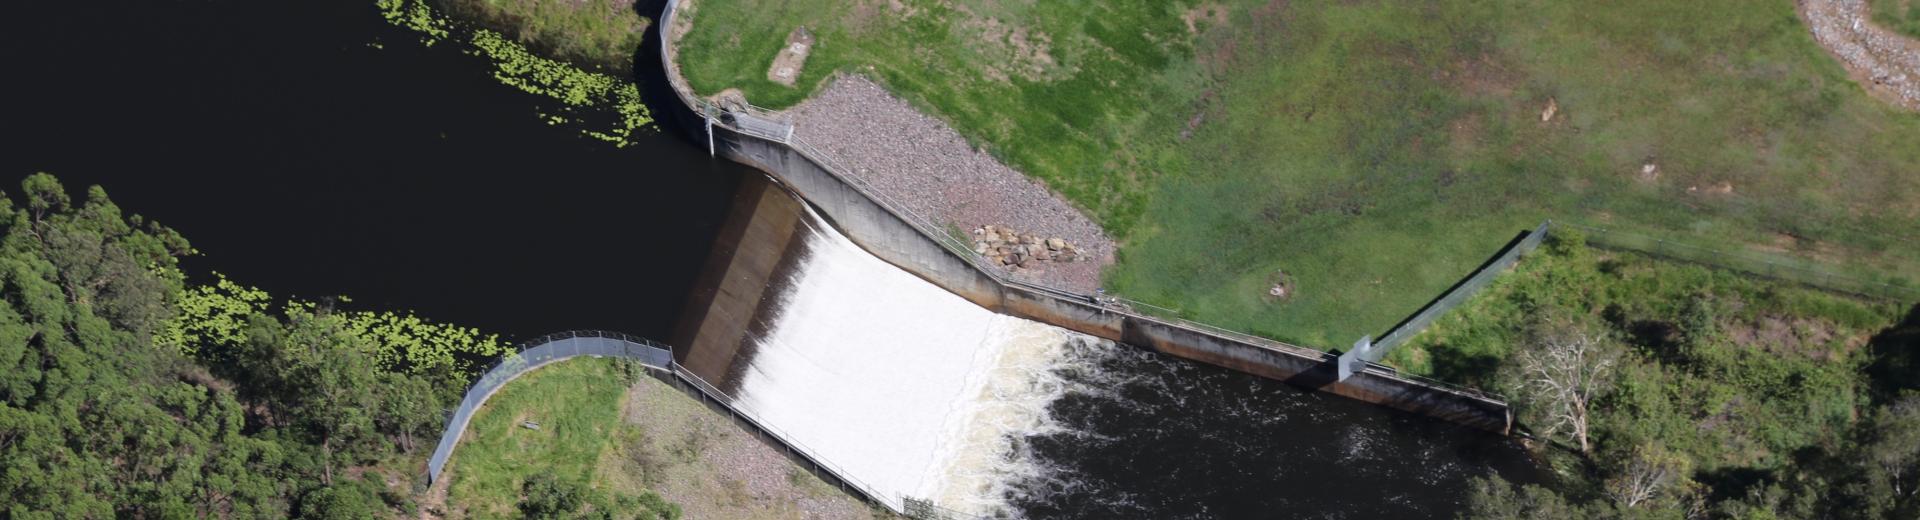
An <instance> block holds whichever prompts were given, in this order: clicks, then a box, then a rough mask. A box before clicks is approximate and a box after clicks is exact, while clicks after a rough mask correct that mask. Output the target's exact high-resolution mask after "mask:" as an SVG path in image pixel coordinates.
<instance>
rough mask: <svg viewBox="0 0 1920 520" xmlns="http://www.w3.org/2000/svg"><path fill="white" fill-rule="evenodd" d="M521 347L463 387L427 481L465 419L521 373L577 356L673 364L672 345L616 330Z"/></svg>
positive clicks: (563, 335) (558, 336)
mask: <svg viewBox="0 0 1920 520" xmlns="http://www.w3.org/2000/svg"><path fill="white" fill-rule="evenodd" d="M522 345H527V347H526V348H524V349H522V350H520V351H519V352H516V353H513V354H508V355H507V356H505V357H502V358H500V359H499V360H497V361H494V362H493V365H491V366H488V367H487V370H486V371H485V372H483V373H482V374H481V375H480V378H479V379H475V380H474V381H473V384H472V385H468V386H467V393H466V397H465V398H462V399H461V400H460V407H459V408H455V409H454V410H453V414H452V415H450V416H448V417H447V427H446V430H445V432H444V433H442V434H440V445H439V446H437V447H435V448H434V449H433V458H431V459H427V481H429V482H434V481H438V480H440V470H441V468H442V467H445V466H446V465H447V457H450V456H452V455H453V447H454V446H456V445H459V444H460V437H461V436H462V435H464V434H466V431H467V423H468V422H469V421H471V420H473V413H474V412H475V411H478V410H479V409H480V405H481V404H483V403H485V402H487V398H488V397H492V396H493V393H494V392H496V391H499V390H500V387H501V386H503V385H506V384H507V382H508V381H512V380H513V379H514V378H516V377H520V375H521V374H525V373H527V372H529V371H532V370H533V369H535V368H540V367H541V366H544V365H547V364H549V363H553V362H555V361H561V360H564V359H568V358H574V357H579V356H595V357H615V358H622V359H632V360H636V361H639V362H640V364H643V365H646V366H648V367H651V368H655V369H660V370H672V368H673V351H672V350H671V349H668V348H667V347H664V346H661V345H659V344H656V343H654V342H652V341H648V340H647V339H645V338H640V337H635V336H629V335H626V334H621V333H618V332H606V331H568V332H559V333H554V334H548V335H546V336H544V337H541V338H539V339H535V340H533V341H528V342H526V343H522Z"/></svg>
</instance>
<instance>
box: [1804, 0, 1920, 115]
mask: <svg viewBox="0 0 1920 520" xmlns="http://www.w3.org/2000/svg"><path fill="white" fill-rule="evenodd" d="M1798 7H1799V8H1798V9H1797V10H1798V11H1799V13H1800V19H1801V20H1804V21H1805V22H1806V23H1807V27H1808V29H1809V30H1811V31H1812V32H1813V39H1814V40H1815V41H1818V42H1820V46H1821V47H1825V48H1826V49H1827V52H1828V53H1829V54H1832V55H1833V56H1834V57H1835V58H1838V59H1839V60H1840V64H1841V65H1842V66H1845V67H1846V69H1847V75H1848V77H1850V78H1852V79H1853V81H1854V82H1855V83H1858V84H1860V86H1861V87H1863V88H1865V89H1866V90H1867V92H1868V93H1871V94H1873V96H1874V97H1875V98H1878V99H1880V100H1882V101H1886V102H1888V103H1893V104H1895V105H1898V106H1902V107H1906V108H1908V109H1911V110H1920V41H1915V40H1914V39H1912V38H1908V37H1906V36H1903V35H1901V34H1899V33H1896V32H1893V31H1890V30H1887V29H1885V28H1882V27H1880V26H1878V25H1874V23H1873V20H1872V18H1873V16H1872V12H1871V10H1870V9H1868V7H1867V2H1866V0H1800V2H1799V5H1798Z"/></svg>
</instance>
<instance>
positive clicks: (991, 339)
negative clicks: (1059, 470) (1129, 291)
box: [734, 215, 1091, 511]
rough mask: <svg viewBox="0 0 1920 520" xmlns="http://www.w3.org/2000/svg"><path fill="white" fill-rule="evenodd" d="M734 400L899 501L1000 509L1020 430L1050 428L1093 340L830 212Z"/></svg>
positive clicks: (784, 290) (1017, 470)
mask: <svg viewBox="0 0 1920 520" xmlns="http://www.w3.org/2000/svg"><path fill="white" fill-rule="evenodd" d="M807 217H808V220H807V223H808V224H809V225H810V227H811V228H812V232H811V233H809V234H808V236H807V237H806V238H805V240H806V243H805V244H804V245H803V247H802V249H801V252H800V253H799V254H800V255H802V256H801V258H800V259H799V261H798V267H797V269H795V274H794V275H793V276H791V277H790V278H789V279H788V281H787V282H786V283H785V284H784V286H783V287H780V288H779V295H778V296H777V298H778V299H779V303H778V304H777V307H776V312H777V313H779V317H778V318H776V320H775V321H774V324H773V326H771V327H770V328H769V330H767V331H766V332H765V333H764V334H763V335H762V336H760V337H758V338H754V340H753V341H754V343H755V345H754V348H753V352H754V353H753V356H752V359H751V363H750V365H748V368H747V370H746V372H745V374H743V375H741V376H739V378H738V379H737V381H738V383H737V384H738V390H736V391H735V403H734V404H735V405H736V406H737V407H738V408H740V409H741V410H742V411H743V412H744V413H747V414H748V415H751V416H754V417H755V418H756V419H759V420H760V421H761V422H762V423H764V424H768V425H771V426H772V427H773V428H775V429H778V430H781V432H782V433H783V434H785V436H786V437H787V438H788V440H789V441H791V442H793V443H794V444H797V445H798V446H799V447H800V448H801V449H803V450H805V451H808V452H811V453H812V454H813V455H814V456H815V457H816V458H818V459H821V460H826V461H829V462H830V463H831V464H833V465H835V466H838V467H839V468H840V469H841V470H842V471H843V472H844V473H845V474H846V475H847V476H848V477H850V478H852V479H853V480H855V481H857V482H858V483H859V484H861V485H863V486H864V487H867V488H868V489H869V490H871V491H873V492H875V493H876V494H878V495H880V498H881V499H882V500H886V501H890V502H893V503H894V504H895V505H898V504H899V502H900V501H901V500H902V499H903V498H904V497H914V498H921V499H929V498H930V499H933V500H934V501H935V502H937V503H939V504H942V505H943V506H945V507H951V508H960V509H965V510H971V511H990V510H995V509H1000V508H1002V507H1003V504H1002V503H1001V502H1000V501H999V500H998V499H997V497H1000V496H1004V495H1005V494H1006V492H1005V489H1004V486H1005V485H1006V483H1008V482H1010V481H1013V480H1015V479H1016V478H1017V477H1019V476H1021V475H1024V474H1027V473H1030V472H1026V471H1023V469H1022V468H1021V467H1020V466H1019V465H1017V464H1009V462H1010V459H1011V457H1009V455H1010V454H1011V443H1010V440H1009V439H1012V438H1014V437H1016V436H1018V435H1021V434H1024V433H1026V432H1033V431H1040V430H1043V429H1045V428H1046V424H1045V422H1046V417H1047V413H1046V407H1047V405H1048V403H1050V402H1053V401H1054V400H1055V399H1057V398H1058V397H1059V395H1060V394H1061V392H1062V390H1061V388H1060V386H1059V385H1058V384H1049V377H1048V375H1049V374H1050V371H1051V369H1052V368H1053V367H1054V366H1057V365H1058V363H1059V360H1060V359H1062V358H1063V357H1064V356H1065V354H1066V352H1067V350H1068V349H1067V346H1068V345H1069V344H1071V343H1078V342H1087V341H1091V340H1090V339H1089V338H1086V337H1085V336H1082V335H1079V334H1074V333H1070V332H1067V331H1065V330H1061V329H1058V328H1054V327H1050V326H1047V325H1042V324H1039V323H1035V322H1032V321H1028V320H1023V319H1018V318H1011V317H1007V316H1002V315H999V314H995V313H992V312H988V311H987V310H986V309H983V308H980V307H979V306H976V305H973V304H972V303H970V302H967V301H966V300H963V299H961V298H960V297H958V296H955V295H953V294H950V293H947V292H945V291H943V290H941V289H939V288H938V287H935V286H933V285H931V284H928V283H927V282H925V281H923V280H921V279H919V278H917V277H914V276H913V275H911V274H908V273H907V272H905V271H901V270H899V269H896V268H894V267H893V266H891V265H889V264H887V263H886V262H884V261H881V260H880V259H878V258H875V257H874V256H873V255H871V254H868V253H867V252H866V251H864V250H862V249H860V247H859V246H857V245H855V244H854V243H853V242H851V241H849V240H847V238H845V237H844V236H841V235H840V234H839V233H838V232H836V231H834V230H833V229H832V228H831V227H829V226H826V225H824V224H823V223H822V222H821V221H820V220H819V219H818V218H817V217H814V216H812V215H807Z"/></svg>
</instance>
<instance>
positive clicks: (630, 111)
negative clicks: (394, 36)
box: [374, 0, 653, 147]
mask: <svg viewBox="0 0 1920 520" xmlns="http://www.w3.org/2000/svg"><path fill="white" fill-rule="evenodd" d="M374 5H375V6H377V7H379V9H380V12H381V15H382V16H383V17H384V18H386V20H387V21H388V22H389V23H392V24H394V25H396V26H399V27H402V28H406V29H410V30H413V31H414V32H417V33H420V35H421V42H422V43H424V44H426V45H429V46H431V45H433V44H434V43H437V42H439V41H440V40H443V39H447V38H448V37H450V36H451V34H452V30H453V24H452V23H451V22H450V21H448V20H447V18H446V17H445V16H443V15H441V14H439V13H438V12H437V11H434V9H433V8H432V7H431V6H429V5H427V3H426V1H425V0H375V3H374ZM469 43H471V44H472V49H470V50H469V51H468V52H469V53H470V54H475V55H478V56H482V57H485V58H487V61H488V62H489V63H492V64H493V78H494V79H496V80H499V81H500V83H502V84H505V85H507V86H510V87H513V88H515V89H519V90H520V91H521V92H526V93H529V94H537V95H540V96H542V97H546V98H548V99H552V100H554V101H558V102H560V103H561V104H562V105H563V108H562V111H563V112H566V113H567V115H559V114H547V113H540V114H539V115H540V118H541V120H543V121H546V122H547V124H550V125H559V124H571V125H577V126H579V127H581V128H580V133H581V135H585V136H588V137H592V138H595V139H599V140H602V141H606V142H609V143H613V144H614V146H617V147H625V146H627V145H629V144H632V141H631V139H630V138H631V137H632V135H633V133H634V131H636V130H639V129H641V128H644V127H645V126H646V125H647V124H648V123H651V122H653V117H652V115H651V114H649V113H648V111H647V106H646V105H645V104H644V103H642V102H641V101H640V88H639V86H637V85H635V84H634V83H633V82H632V81H627V80H625V79H623V78H619V77H616V76H613V75H610V74H604V73H598V72H589V71H586V70H582V69H580V68H579V67H576V66H573V65H571V64H568V63H566V62H564V61H560V60H555V59H550V58H546V57H542V56H540V55H537V54H534V53H533V51H530V50H528V49H527V47H526V46H525V45H522V44H521V43H520V42H516V41H513V40H512V39H509V38H507V37H505V36H502V35H501V34H500V33H498V32H494V31H491V30H487V29H475V30H473V36H472V38H471V39H470V40H469ZM596 110H611V111H612V112H613V114H615V115H616V117H615V119H614V120H613V121H608V122H598V123H596V122H590V121H602V120H603V119H602V118H597V117H594V118H590V117H584V116H585V114H584V113H587V112H591V111H596Z"/></svg>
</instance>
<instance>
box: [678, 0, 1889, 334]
mask: <svg viewBox="0 0 1920 520" xmlns="http://www.w3.org/2000/svg"><path fill="white" fill-rule="evenodd" d="M1891 1H1899V0H1891ZM693 18H694V29H693V31H692V33H691V34H689V35H688V36H687V38H686V40H685V41H684V43H683V45H684V49H683V53H682V55H681V63H682V66H683V69H684V70H685V72H686V74H687V75H688V79H689V81H690V82H691V83H692V85H693V86H694V88H695V89H697V90H699V91H701V92H703V93H713V92H716V91H718V90H720V89H722V88H728V87H737V88H740V89H742V90H743V91H744V92H745V93H746V95H747V97H748V98H749V99H750V100H752V101H753V102H755V103H757V104H762V105H769V106H776V107H777V106H784V105H789V104H792V103H795V102H797V101H799V100H801V99H803V98H805V97H806V96H807V95H808V94H809V93H810V92H811V91H812V90H813V89H816V88H818V87H819V86H820V85H822V84H823V82H824V80H825V79H826V78H828V77H829V76H830V75H831V74H832V73H834V72H835V71H857V72H862V73H866V74H869V75H872V76H873V77H875V78H877V79H878V80H880V81H882V82H883V83H885V84H887V85H889V87H890V88H891V89H893V90H894V91H895V92H896V93H898V94H900V95H902V96H903V97H905V98H907V99H909V100H911V101H913V102H914V103H916V104H918V105H920V106H922V107H923V108H924V109H926V110H928V111H930V112H932V113H935V114H938V115H940V116H941V117H943V118H945V119H947V120H948V121H949V122H951V123H952V124H953V125H954V126H955V127H956V128H958V129H959V130H960V131H961V133H963V134H965V135H967V136H969V138H970V139H973V140H975V141H976V143H978V144H980V145H981V146H982V147H983V148H985V149H988V150H990V151H992V152H993V153H995V154H996V155H998V156H999V157H1001V158H1003V159H1004V160H1006V161H1008V162H1009V163H1010V164H1012V165H1014V166H1015V167H1017V168H1020V169H1021V170H1022V171H1025V172H1027V173H1028V174H1029V175H1032V176H1034V177H1036V178H1038V179H1040V180H1042V181H1044V182H1046V183H1047V184H1048V185H1049V186H1050V187H1052V188H1053V189H1055V190H1057V191H1059V192H1061V193H1062V194H1064V195H1065V196H1067V197H1068V198H1069V199H1070V200H1072V201H1074V202H1075V203H1076V204H1078V205H1080V206H1081V207H1082V208H1084V209H1086V210H1087V211H1088V212H1089V214H1091V215H1092V216H1094V217H1095V218H1096V219H1097V220H1099V221H1100V222H1101V223H1102V224H1103V225H1104V226H1106V227H1107V228H1108V229H1109V230H1110V231H1112V232H1113V233H1115V234H1116V236H1119V237H1121V238H1122V239H1123V241H1124V242H1123V247H1122V249H1121V252H1120V258H1119V263H1118V264H1117V265H1115V266H1114V267H1113V268H1112V269H1111V270H1110V271H1109V272H1108V273H1107V275H1106V280H1107V284H1108V288H1109V290H1113V291H1116V292H1118V293H1120V294H1122V295H1126V296H1129V297H1133V298H1136V299H1140V300H1144V301H1148V302H1152V303H1158V304H1162V305H1167V306H1170V307H1175V308H1177V309H1179V310H1180V311H1181V312H1182V313H1183V314H1185V315H1187V316H1189V317H1193V318H1197V319H1201V320H1205V321H1209V322H1214V323H1218V324H1221V325H1224V326H1228V327H1232V328H1238V329H1242V330H1248V331H1252V332H1255V333H1259V334H1263V335H1267V336H1272V337H1276V338H1280V339H1286V340H1291V341H1295V342H1300V343H1304V344H1308V345H1317V346H1323V347H1324V346H1331V345H1344V344H1347V343H1349V342H1351V341H1352V340H1353V339H1354V338H1356V337H1358V336H1360V335H1362V334H1368V333H1373V334H1378V333H1380V332H1383V331H1384V330H1385V329H1386V328H1388V327H1389V326H1391V325H1393V324H1394V323H1395V322H1397V321H1398V320H1399V319H1401V318H1404V317H1405V316H1407V315H1408V314H1410V313H1412V312H1413V311H1414V310H1416V309H1418V308H1419V307H1420V306H1421V305H1422V304H1424V303H1426V302H1427V301H1428V300H1429V299H1431V298H1432V297H1434V296H1435V295H1437V294H1438V293H1439V292H1440V291H1441V290H1443V289H1444V288H1446V287H1447V286H1448V285H1450V284H1452V283H1453V282H1455V281H1457V280H1459V279H1460V278H1461V277H1464V276H1466V275H1467V274H1468V273H1469V272H1470V271H1471V270H1472V269H1473V268H1474V267H1475V266H1477V265H1478V264H1479V263H1480V262H1482V261H1484V260H1486V259H1487V258H1488V257H1489V256H1490V255H1492V254H1493V253H1494V252H1495V250H1496V249H1498V248H1499V246H1501V245H1502V244H1504V243H1505V242H1506V241H1507V240H1509V239H1510V238H1512V237H1513V236H1514V234H1515V233H1517V232H1519V231H1521V230H1523V229H1526V228H1530V227H1532V226H1533V225H1534V224H1537V223H1538V222H1539V221H1540V220H1542V219H1545V218H1555V219H1560V220H1569V221H1575V222H1581V223H1586V224H1590V225H1601V226H1607V227H1612V228H1617V229H1623V230H1629V231H1634V232H1639V233H1642V234H1650V235H1656V236H1661V237H1664V238H1667V239H1669V240H1677V241H1682V242H1687V243H1694V244H1700V245H1706V246H1712V247H1716V248H1720V249H1727V250H1734V251H1741V252H1743V253H1746V254H1752V255H1771V256H1776V257H1779V258H1782V259H1784V260H1790V261H1797V262H1813V263H1818V264H1820V265H1823V266H1826V268H1828V269H1832V270H1836V271H1840V272H1842V273H1847V274H1854V275H1858V276H1862V277H1868V278H1873V279H1875V280H1878V281H1883V282H1891V283H1899V284H1908V285H1911V284H1913V283H1914V281H1915V280H1914V278H1915V277H1914V275H1913V274H1912V273H1916V272H1920V241H1916V240H1914V238H1916V237H1915V236H1914V231H1913V230H1915V229H1920V176H1916V175H1913V174H1912V173H1913V172H1915V171H1920V146H1913V143H1916V142H1920V116H1916V115H1915V114H1912V113H1907V112H1902V111H1900V110H1897V109H1895V108H1892V107H1889V106H1886V105H1883V104H1881V103H1879V102H1877V101H1875V100H1873V99H1871V98H1869V97H1867V96H1866V95H1865V94H1864V92H1863V91H1861V89H1860V88H1859V87H1858V86H1856V85H1854V84H1853V83H1851V82H1849V81H1848V80H1847V78H1846V75H1845V73H1844V71H1843V70H1842V69H1841V68H1840V67H1839V65H1838V64H1836V63H1835V62H1834V61H1833V60H1832V59H1831V58H1830V57H1829V56H1828V55H1827V54H1826V53H1825V52H1824V51H1823V50H1822V49H1820V48H1819V47H1818V46H1817V45H1816V44H1815V43H1814V42H1813V41H1812V39H1811V37H1810V36H1808V35H1807V32H1806V29H1805V27H1804V26H1803V25H1802V24H1801V23H1800V22H1799V20H1798V18H1797V17H1796V16H1795V14H1794V10H1793V3H1792V2H1791V1H1790V0H1758V1H1734V0H1706V1H1699V2H1667V1H1660V0H1630V1H1624V2H1617V3H1613V4H1609V5H1608V7H1607V8H1606V9H1593V8H1591V7H1590V6H1587V5H1585V4H1580V3H1578V2H1521V1H1486V0H1443V1H1437V2H1427V3H1419V4H1408V3H1402V2H1369V1H1361V2H1349V1H1331V0H1326V1H1316V0H1296V1H1273V2H1265V1H1246V2H1226V3H1220V4H1214V3H1205V4H1202V3H1196V2H1192V1H1185V2H1102V1H1085V2H1037V3H1016V2H993V1H985V0H972V1H965V0H963V1H957V2H932V1H918V0H901V1H897V2H893V1H888V2H881V1H866V2H858V3H855V4H854V5H853V6H847V5H845V3H842V2H828V1H825V0H791V1H776V0H702V1H701V2H699V3H698V11H697V12H696V13H695V14H694V15H693ZM798 25H805V26H806V27H807V28H808V29H809V30H811V31H813V32H814V34H815V35H816V36H817V38H818V43H817V44H816V48H815V50H814V52H813V55H812V57H811V58H809V60H810V61H809V62H808V63H807V66H806V69H805V70H804V71H803V73H802V75H801V78H800V82H799V87H797V88H789V87H783V86H780V85H778V84H775V83H772V82H770V81H768V80H766V79H765V77H766V71H767V68H768V66H769V65H770V64H771V61H772V59H773V56H774V53H775V51H776V50H777V49H778V48H779V47H780V45H781V43H782V41H783V38H784V37H785V35H786V34H787V33H788V32H789V31H790V30H792V29H793V27H795V26H798ZM1190 27H1191V29H1190ZM1550 106H1551V107H1552V115H1551V117H1550V118H1545V117H1543V113H1544V112H1547V111H1548V108H1549V107H1550ZM1543 119H1544V120H1543ZM1276 271H1284V272H1285V273H1286V274H1287V275H1288V276H1290V277H1291V278H1292V280H1293V283H1294V288H1295V294H1294V295H1293V296H1292V297H1291V298H1289V299H1287V300H1283V301H1279V302H1269V301H1267V300H1266V299H1263V298H1262V296H1263V295H1264V294H1265V292H1266V290H1267V288H1268V286H1269V284H1270V281H1269V280H1271V279H1272V277H1273V273H1274V272H1276Z"/></svg>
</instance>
